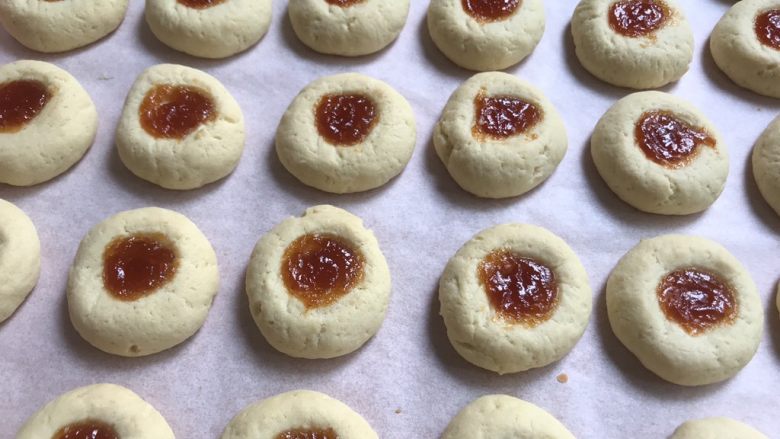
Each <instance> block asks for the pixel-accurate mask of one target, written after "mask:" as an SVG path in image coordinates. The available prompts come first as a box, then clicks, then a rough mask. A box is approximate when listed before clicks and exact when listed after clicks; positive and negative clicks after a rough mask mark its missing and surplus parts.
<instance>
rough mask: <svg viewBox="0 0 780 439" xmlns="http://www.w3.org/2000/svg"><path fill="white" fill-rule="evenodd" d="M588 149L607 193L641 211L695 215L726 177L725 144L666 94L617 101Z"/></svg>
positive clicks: (710, 200) (696, 113) (709, 125)
mask: <svg viewBox="0 0 780 439" xmlns="http://www.w3.org/2000/svg"><path fill="white" fill-rule="evenodd" d="M590 145H591V148H590V152H591V155H592V156H593V161H594V162H595V164H596V168H597V169H598V171H599V174H601V177H602V178H603V179H604V181H605V182H606V183H607V185H608V186H609V188H610V189H612V191H613V192H614V193H615V194H616V195H617V196H618V197H620V199H621V200H623V201H625V202H626V203H628V204H630V205H632V206H634V207H635V208H637V209H639V210H642V211H645V212H650V213H657V214H663V215H687V214H691V213H696V212H701V211H703V210H705V209H707V208H708V207H709V206H710V205H711V204H712V203H714V202H715V200H716V199H717V198H718V197H719V196H720V194H721V192H723V187H724V186H725V185H726V178H727V177H728V173H729V159H728V150H727V148H726V144H725V142H724V141H723V139H722V138H721V137H720V134H719V133H718V131H717V130H716V129H715V127H714V126H713V125H712V123H710V121H709V120H708V119H707V118H706V117H705V116H704V115H703V114H702V113H701V112H699V110H697V109H696V108H695V107H694V106H693V105H691V104H690V103H688V102H687V101H684V100H682V99H680V98H677V97H675V96H672V95H670V94H667V93H661V92H655V91H648V92H640V93H634V94H631V95H628V96H626V97H625V98H623V99H621V100H619V101H618V102H617V103H616V104H615V105H613V106H612V108H610V109H609V110H608V111H607V112H606V114H604V116H602V118H601V120H599V122H598V124H597V125H596V128H595V130H594V132H593V137H592V138H591V142H590Z"/></svg>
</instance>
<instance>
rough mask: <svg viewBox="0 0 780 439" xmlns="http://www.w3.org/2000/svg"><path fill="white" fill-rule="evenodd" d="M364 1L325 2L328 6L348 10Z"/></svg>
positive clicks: (340, 0)
mask: <svg viewBox="0 0 780 439" xmlns="http://www.w3.org/2000/svg"><path fill="white" fill-rule="evenodd" d="M364 1H365V0H325V2H326V3H328V4H329V5H334V6H341V7H342V8H348V7H350V6H353V5H356V4H358V3H363V2H364Z"/></svg>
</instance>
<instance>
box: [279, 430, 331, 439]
mask: <svg viewBox="0 0 780 439" xmlns="http://www.w3.org/2000/svg"><path fill="white" fill-rule="evenodd" d="M338 437H339V436H338V435H337V434H336V432H335V431H333V429H332V428H326V429H324V430H323V429H311V428H305V429H304V428H296V429H294V430H288V431H284V432H281V433H279V434H277V435H276V438H275V439H338Z"/></svg>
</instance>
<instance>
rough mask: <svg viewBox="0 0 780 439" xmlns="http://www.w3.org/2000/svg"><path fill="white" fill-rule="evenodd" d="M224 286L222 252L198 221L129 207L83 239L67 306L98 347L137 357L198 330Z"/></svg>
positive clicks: (75, 322)
mask: <svg viewBox="0 0 780 439" xmlns="http://www.w3.org/2000/svg"><path fill="white" fill-rule="evenodd" d="M218 287H219V273H218V271H217V256H216V254H215V253H214V249H213V248H212V247H211V244H209V241H208V239H206V237H205V236H203V233H202V232H201V231H200V230H199V229H198V227H197V226H195V224H193V223H192V221H190V220H189V219H187V217H185V216H184V215H181V214H179V213H176V212H173V211H170V210H166V209H160V208H156V207H148V208H144V209H136V210H128V211H125V212H121V213H119V214H117V215H114V216H112V217H110V218H108V219H107V220H105V221H103V222H101V223H100V224H98V225H96V226H95V227H93V228H92V230H90V231H89V233H87V235H86V236H85V237H84V239H83V240H82V241H81V245H80V246H79V250H78V253H76V258H75V260H74V261H73V266H72V267H71V269H70V276H69V278H68V310H69V312H70V319H71V322H73V326H74V327H75V328H76V330H77V331H78V332H79V334H81V336H82V337H84V339H85V340H87V341H88V342H89V343H91V344H92V345H93V346H95V347H96V348H98V349H100V350H102V351H105V352H108V353H111V354H116V355H122V356H125V357H138V356H143V355H150V354H154V353H156V352H160V351H162V350H165V349H168V348H171V347H173V346H175V345H177V344H179V343H181V342H183V341H184V340H186V339H187V338H189V337H190V336H192V335H193V334H194V333H195V332H197V330H198V329H200V327H201V326H202V325H203V322H204V321H205V319H206V315H207V314H208V311H209V308H211V302H212V300H213V299H214V296H215V295H216V293H217V289H218Z"/></svg>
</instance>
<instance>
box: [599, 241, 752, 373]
mask: <svg viewBox="0 0 780 439" xmlns="http://www.w3.org/2000/svg"><path fill="white" fill-rule="evenodd" d="M607 311H608V314H609V321H610V323H611V325H612V330H613V331H614V332H615V335H616V336H617V338H618V339H620V341H621V342H622V343H623V344H624V345H625V346H626V348H628V350H629V351H631V352H632V353H634V355H636V356H637V357H638V358H639V361H641V362H642V364H643V365H644V366H645V367H647V368H648V369H650V370H651V371H652V372H654V373H655V374H656V375H658V376H660V377H661V378H663V379H665V380H667V381H670V382H672V383H675V384H680V385H684V386H699V385H705V384H712V383H716V382H719V381H723V380H726V379H728V378H731V377H732V376H734V375H736V374H737V372H739V371H740V370H741V369H742V368H743V367H745V365H746V364H747V363H748V362H749V361H750V359H751V358H753V355H754V354H755V352H756V349H757V348H758V344H759V342H760V341H761V331H762V328H763V324H764V313H763V309H762V305H761V299H760V298H759V296H758V292H757V291H756V286H755V284H754V283H753V280H752V279H751V278H750V274H749V273H748V272H747V271H746V270H745V268H744V267H743V266H742V264H740V263H739V261H738V260H737V259H736V258H734V256H732V255H731V254H730V253H729V252H728V251H727V250H726V249H725V248H723V247H721V246H720V245H719V244H717V243H715V242H713V241H710V240H707V239H704V238H697V237H691V236H683V235H664V236H659V237H656V238H652V239H646V240H643V241H641V242H640V243H639V244H638V245H637V246H636V247H634V248H633V249H631V251H629V252H628V253H627V254H626V255H625V256H623V258H622V259H621V260H620V262H619V263H618V265H617V267H615V269H614V270H613V271H612V274H611V275H610V277H609V280H608V281H607Z"/></svg>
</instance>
